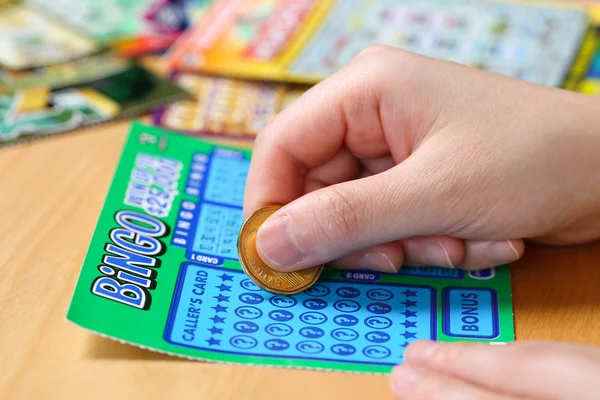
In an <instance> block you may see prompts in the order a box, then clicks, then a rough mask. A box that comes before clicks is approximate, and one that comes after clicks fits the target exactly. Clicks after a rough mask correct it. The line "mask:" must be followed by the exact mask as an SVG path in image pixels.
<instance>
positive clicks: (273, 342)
mask: <svg viewBox="0 0 600 400" xmlns="http://www.w3.org/2000/svg"><path fill="white" fill-rule="evenodd" d="M265 347H266V348H267V349H269V350H274V351H282V350H287V349H288V348H289V347H290V344H289V343H288V342H286V341H285V340H283V339H269V340H267V341H266V342H265Z"/></svg>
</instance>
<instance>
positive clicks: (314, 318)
mask: <svg viewBox="0 0 600 400" xmlns="http://www.w3.org/2000/svg"><path fill="white" fill-rule="evenodd" d="M300 321H302V322H304V323H305V324H309V325H320V324H322V323H324V322H325V321H327V317H326V316H325V314H322V313H320V312H316V311H309V312H305V313H304V314H300Z"/></svg>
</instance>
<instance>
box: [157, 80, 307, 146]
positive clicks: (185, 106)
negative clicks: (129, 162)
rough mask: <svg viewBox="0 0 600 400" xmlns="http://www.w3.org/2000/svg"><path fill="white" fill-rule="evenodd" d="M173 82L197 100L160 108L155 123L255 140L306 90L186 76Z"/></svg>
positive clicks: (167, 126) (196, 131) (178, 129)
mask: <svg viewBox="0 0 600 400" xmlns="http://www.w3.org/2000/svg"><path fill="white" fill-rule="evenodd" d="M173 80H174V82H175V83H177V84H178V85H180V86H181V87H183V88H184V89H186V90H187V91H188V92H190V93H192V94H193V95H194V98H193V99H191V100H185V101H179V102H176V103H173V104H170V105H167V106H165V107H162V108H160V109H157V110H156V111H155V113H154V124H155V125H159V126H162V127H164V128H167V129H170V130H175V131H179V132H185V133H189V134H193V135H216V136H220V137H226V136H227V137H246V138H253V137H255V136H256V135H257V134H258V132H259V131H260V130H261V129H262V128H263V127H264V126H265V125H266V124H267V123H268V122H269V121H270V120H271V119H273V118H274V117H275V115H277V114H278V113H279V112H280V111H281V110H282V109H284V108H285V107H287V105H288V104H290V103H291V102H292V101H294V100H295V99H296V98H298V97H299V96H300V95H301V94H302V93H303V92H304V90H305V89H303V88H301V87H296V86H290V85H286V84H280V83H261V82H255V81H243V80H238V79H230V78H222V77H211V76H202V75H196V74H187V73H183V74H177V75H175V76H174V78H173Z"/></svg>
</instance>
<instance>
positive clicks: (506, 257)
mask: <svg viewBox="0 0 600 400" xmlns="http://www.w3.org/2000/svg"><path fill="white" fill-rule="evenodd" d="M488 257H489V258H490V261H492V262H497V263H505V262H510V261H511V260H512V261H516V260H518V259H519V252H518V251H517V249H516V248H515V246H514V245H513V244H512V242H511V241H510V240H506V241H504V242H494V243H491V244H490V246H489V247H488Z"/></svg>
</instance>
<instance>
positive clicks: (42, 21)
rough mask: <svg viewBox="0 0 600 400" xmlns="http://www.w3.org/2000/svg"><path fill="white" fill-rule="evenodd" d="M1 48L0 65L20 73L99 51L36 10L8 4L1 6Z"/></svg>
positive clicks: (85, 38) (78, 35) (77, 34)
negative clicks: (23, 70)
mask: <svg viewBox="0 0 600 400" xmlns="http://www.w3.org/2000/svg"><path fill="white" fill-rule="evenodd" d="M0 49H2V51H0V66H3V67H5V68H9V69H17V70H18V69H26V68H34V67H39V66H43V65H47V64H56V63H60V62H65V61H70V60H73V59H75V58H79V57H83V56H86V55H89V54H92V53H94V52H95V51H97V50H98V49H99V48H98V45H97V44H96V42H94V41H93V40H92V39H90V38H88V37H86V36H83V35H81V34H80V33H78V32H76V31H73V30H71V29H70V28H68V27H66V26H63V25H61V24H58V23H56V22H55V21H53V20H51V19H49V18H47V17H46V16H44V15H43V14H41V13H39V12H38V11H36V10H35V9H32V8H28V7H24V6H21V5H14V6H13V5H5V6H0Z"/></svg>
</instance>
